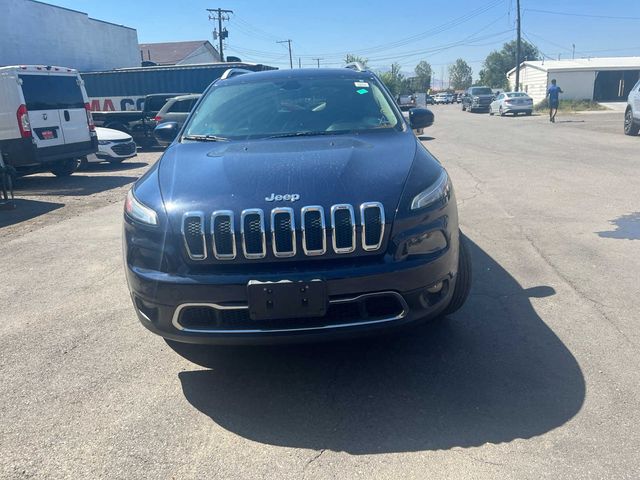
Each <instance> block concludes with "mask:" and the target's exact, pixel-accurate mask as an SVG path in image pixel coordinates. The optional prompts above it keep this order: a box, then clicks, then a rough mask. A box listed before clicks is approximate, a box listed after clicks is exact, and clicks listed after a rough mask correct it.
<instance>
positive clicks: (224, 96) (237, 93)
mask: <svg viewBox="0 0 640 480" xmlns="http://www.w3.org/2000/svg"><path fill="white" fill-rule="evenodd" d="M400 125H401V120H400V118H399V117H398V116H397V115H396V113H395V110H394V109H393V107H392V106H391V103H390V101H389V98H388V96H387V95H386V94H385V93H384V91H383V90H382V88H381V87H380V86H379V85H378V84H377V82H376V81H375V80H373V79H368V80H358V81H354V80H353V78H326V79H325V78H320V79H319V78H313V79H312V78H299V79H286V80H277V81H271V80H269V81H265V80H260V81H253V82H243V83H232V84H227V85H225V84H224V83H221V84H218V85H216V86H215V87H214V88H213V89H212V90H211V91H210V92H209V93H207V95H206V97H205V98H204V99H203V100H202V102H200V104H199V106H198V108H197V110H195V111H194V113H193V115H192V117H191V120H190V121H189V124H188V126H187V128H186V130H185V135H217V136H221V137H226V138H231V139H244V138H260V137H268V136H273V135H287V134H295V133H300V132H343V133H344V132H362V131H372V130H383V129H387V130H389V129H394V128H397V127H399V126H400Z"/></svg>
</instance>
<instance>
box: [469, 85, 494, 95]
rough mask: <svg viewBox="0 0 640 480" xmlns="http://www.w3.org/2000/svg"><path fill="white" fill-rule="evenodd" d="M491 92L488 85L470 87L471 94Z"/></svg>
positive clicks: (487, 93) (489, 93)
mask: <svg viewBox="0 0 640 480" xmlns="http://www.w3.org/2000/svg"><path fill="white" fill-rule="evenodd" d="M491 94H493V92H492V91H491V89H490V88H488V87H476V88H472V89H471V95H491Z"/></svg>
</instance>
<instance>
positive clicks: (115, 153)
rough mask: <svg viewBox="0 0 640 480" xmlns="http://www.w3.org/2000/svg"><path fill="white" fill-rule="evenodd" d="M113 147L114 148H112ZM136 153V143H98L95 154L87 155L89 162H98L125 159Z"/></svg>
mask: <svg viewBox="0 0 640 480" xmlns="http://www.w3.org/2000/svg"><path fill="white" fill-rule="evenodd" d="M114 147H115V149H114ZM136 155H137V149H136V144H135V143H134V142H133V141H131V142H126V143H109V144H107V145H98V151H97V152H96V153H95V154H92V155H88V156H87V161H88V162H89V163H98V162H104V161H107V162H108V161H110V160H126V159H128V158H133V157H135V156H136Z"/></svg>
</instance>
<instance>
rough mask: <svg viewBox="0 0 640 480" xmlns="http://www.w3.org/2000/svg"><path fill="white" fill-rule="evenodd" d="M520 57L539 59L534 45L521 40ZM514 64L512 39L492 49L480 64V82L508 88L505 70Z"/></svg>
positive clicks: (513, 43) (513, 41)
mask: <svg viewBox="0 0 640 480" xmlns="http://www.w3.org/2000/svg"><path fill="white" fill-rule="evenodd" d="M520 58H521V59H522V61H525V60H539V59H540V52H539V51H538V49H537V48H536V47H535V45H532V44H530V43H529V42H527V41H525V40H522V42H521V44H520ZM515 66H516V41H515V40H512V41H511V42H507V43H505V44H504V45H503V46H502V49H501V50H494V51H493V52H491V53H490V54H489V55H487V58H486V59H485V60H484V63H483V64H482V70H480V73H479V75H480V83H481V84H482V85H486V86H488V87H491V88H501V89H503V90H506V89H508V88H509V82H508V81H507V72H508V71H509V70H511V69H512V68H515Z"/></svg>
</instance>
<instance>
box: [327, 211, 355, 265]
mask: <svg viewBox="0 0 640 480" xmlns="http://www.w3.org/2000/svg"><path fill="white" fill-rule="evenodd" d="M331 230H332V231H331V240H332V243H333V251H334V252H336V253H339V254H341V253H351V252H353V251H354V250H355V249H356V219H355V215H354V213H353V207H352V206H351V205H349V204H348V203H340V204H338V205H333V206H332V207H331Z"/></svg>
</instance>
